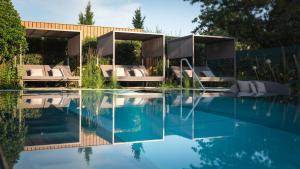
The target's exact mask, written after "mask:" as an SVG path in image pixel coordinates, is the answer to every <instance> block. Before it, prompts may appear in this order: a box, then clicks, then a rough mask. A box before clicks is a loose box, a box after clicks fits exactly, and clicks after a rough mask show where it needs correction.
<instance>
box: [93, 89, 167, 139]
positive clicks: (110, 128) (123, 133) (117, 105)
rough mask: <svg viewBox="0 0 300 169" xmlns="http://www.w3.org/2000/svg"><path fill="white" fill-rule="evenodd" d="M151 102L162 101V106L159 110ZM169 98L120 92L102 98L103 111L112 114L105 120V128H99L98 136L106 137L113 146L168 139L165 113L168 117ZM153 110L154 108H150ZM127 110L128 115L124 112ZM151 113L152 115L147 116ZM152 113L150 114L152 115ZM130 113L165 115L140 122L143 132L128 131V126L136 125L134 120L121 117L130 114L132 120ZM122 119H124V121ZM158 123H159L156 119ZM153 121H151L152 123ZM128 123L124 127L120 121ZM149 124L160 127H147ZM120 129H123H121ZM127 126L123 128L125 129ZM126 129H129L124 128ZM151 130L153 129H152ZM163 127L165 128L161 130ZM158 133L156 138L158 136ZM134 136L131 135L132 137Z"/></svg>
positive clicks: (132, 129) (103, 120)
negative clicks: (167, 104) (166, 112)
mask: <svg viewBox="0 0 300 169" xmlns="http://www.w3.org/2000/svg"><path fill="white" fill-rule="evenodd" d="M150 100H156V101H157V100H161V101H162V104H161V105H159V106H158V107H157V106H155V105H150V104H149V103H150ZM164 106H165V95H164V93H137V92H133V93H118V94H109V95H104V96H103V97H102V101H101V104H100V108H101V109H102V110H103V109H104V110H108V111H109V112H110V115H109V117H102V118H103V119H102V122H103V124H102V126H98V128H97V135H100V137H102V138H104V139H105V140H107V141H108V142H109V143H111V144H123V143H143V142H156V141H163V140H164V125H165V124H164V114H165V109H164ZM149 108H150V109H149ZM123 111H125V112H123ZM147 111H148V113H147ZM149 111H150V112H149ZM130 112H134V113H137V114H138V115H141V116H142V115H143V117H144V116H145V115H147V114H148V115H151V114H153V113H157V112H161V114H160V115H159V118H158V119H157V118H155V117H154V116H151V117H152V118H151V121H150V119H149V118H150V117H149V116H146V118H147V120H146V121H143V122H140V125H143V127H142V128H143V131H139V130H135V129H134V128H132V126H130V125H129V126H130V127H131V128H130V129H128V128H126V127H128V126H126V125H128V123H130V122H133V121H132V120H130V119H126V118H122V117H121V116H122V115H124V114H125V113H126V117H128V118H132V117H131V116H130ZM120 117H121V118H120ZM154 119H155V120H156V122H157V123H155V122H154V121H152V120H154ZM148 120H149V121H148ZM122 121H127V122H128V123H126V124H125V126H124V124H123V125H122V124H120V122H122ZM146 122H149V123H151V124H153V126H155V127H156V128H155V129H154V128H147V125H146V126H145V123H146ZM118 126H119V128H117V127H118ZM122 127H123V128H122ZM124 127H125V128H124ZM148 127H149V126H148ZM160 127H161V128H160ZM154 133H155V135H154ZM129 135H130V136H129Z"/></svg>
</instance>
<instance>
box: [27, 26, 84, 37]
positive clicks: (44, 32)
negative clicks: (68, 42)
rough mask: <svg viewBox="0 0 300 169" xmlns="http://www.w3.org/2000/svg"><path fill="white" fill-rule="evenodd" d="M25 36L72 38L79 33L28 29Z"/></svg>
mask: <svg viewBox="0 0 300 169" xmlns="http://www.w3.org/2000/svg"><path fill="white" fill-rule="evenodd" d="M26 34H27V36H28V37H30V38H41V37H45V38H72V37H74V36H76V35H78V34H80V31H71V30H54V29H33V28H28V29H26Z"/></svg>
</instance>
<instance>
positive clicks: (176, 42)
mask: <svg viewBox="0 0 300 169" xmlns="http://www.w3.org/2000/svg"><path fill="white" fill-rule="evenodd" d="M197 44H204V45H205V48H204V50H205V55H206V58H207V60H218V59H233V67H232V69H233V72H234V73H233V77H236V59H235V39H234V38H232V37H224V36H209V35H194V34H192V35H188V36H184V37H179V38H176V39H173V40H170V41H168V43H167V52H168V61H169V59H181V58H191V60H192V63H191V64H192V66H193V68H195V58H196V57H200V56H199V54H198V55H197V54H196V53H195V45H197ZM168 63H169V62H168ZM168 66H169V65H168ZM193 77H194V76H193ZM201 79H203V81H215V82H216V81H227V80H229V78H217V77H213V78H211V77H209V78H208V77H200V80H201ZM232 80H234V78H232Z"/></svg>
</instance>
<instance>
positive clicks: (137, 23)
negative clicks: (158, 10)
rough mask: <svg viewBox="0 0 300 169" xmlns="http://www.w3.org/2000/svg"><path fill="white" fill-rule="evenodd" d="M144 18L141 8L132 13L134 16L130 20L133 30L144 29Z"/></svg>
mask: <svg viewBox="0 0 300 169" xmlns="http://www.w3.org/2000/svg"><path fill="white" fill-rule="evenodd" d="M145 19H146V17H145V16H142V12H141V8H138V9H136V10H135V11H134V16H133V18H132V25H133V26H134V28H135V29H144V21H145Z"/></svg>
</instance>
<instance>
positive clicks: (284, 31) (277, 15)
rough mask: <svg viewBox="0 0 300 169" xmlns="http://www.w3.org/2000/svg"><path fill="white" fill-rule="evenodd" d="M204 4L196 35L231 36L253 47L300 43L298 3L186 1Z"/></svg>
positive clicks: (293, 0) (287, 0)
mask: <svg viewBox="0 0 300 169" xmlns="http://www.w3.org/2000/svg"><path fill="white" fill-rule="evenodd" d="M184 1H189V2H190V3H191V4H196V3H197V4H199V5H200V14H199V16H197V17H196V18H195V19H194V20H193V22H194V23H198V26H197V27H196V28H195V29H194V30H193V32H198V33H206V34H217V35H229V36H233V37H235V38H237V40H238V41H239V42H241V43H243V44H246V46H248V47H251V48H257V47H273V46H282V45H290V44H293V43H294V44H295V43H300V33H299V30H300V1H298V0H251V1H236V0H226V1H220V0H184Z"/></svg>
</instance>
